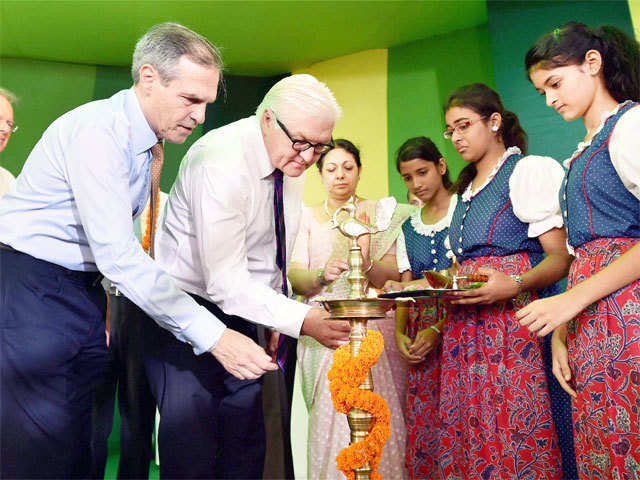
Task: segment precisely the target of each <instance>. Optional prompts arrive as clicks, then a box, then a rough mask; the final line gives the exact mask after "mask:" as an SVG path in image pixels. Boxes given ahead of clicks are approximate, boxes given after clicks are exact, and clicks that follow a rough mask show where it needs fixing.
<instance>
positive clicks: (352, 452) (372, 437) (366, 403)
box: [328, 330, 391, 480]
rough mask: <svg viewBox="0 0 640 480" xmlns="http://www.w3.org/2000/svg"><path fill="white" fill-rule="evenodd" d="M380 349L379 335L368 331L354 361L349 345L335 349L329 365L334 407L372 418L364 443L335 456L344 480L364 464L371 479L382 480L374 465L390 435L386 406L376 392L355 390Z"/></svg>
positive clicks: (356, 444) (376, 465)
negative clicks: (362, 411) (369, 472)
mask: <svg viewBox="0 0 640 480" xmlns="http://www.w3.org/2000/svg"><path fill="white" fill-rule="evenodd" d="M383 349H384V340H383V338H382V334H381V333H380V332H376V331H373V330H368V331H367V334H366V335H365V337H364V339H363V340H362V344H361V346H360V350H359V351H358V355H357V356H356V357H355V358H352V357H351V351H350V346H349V345H343V346H341V347H339V348H338V349H337V350H336V351H335V353H334V354H333V365H332V366H331V369H330V370H329V374H328V376H329V390H330V391H331V399H332V400H333V406H334V408H335V409H336V411H338V412H340V413H344V414H347V413H349V411H350V410H351V409H352V408H359V409H361V410H364V411H365V412H368V413H370V414H371V415H373V426H372V428H371V431H370V432H369V435H367V436H366V438H365V439H364V440H361V441H359V442H356V443H354V444H353V445H349V446H348V447H346V448H343V449H342V450H341V451H340V453H339V454H338V456H337V457H336V462H337V464H338V469H339V470H341V471H342V473H344V475H345V476H346V477H347V480H354V479H355V472H354V470H355V469H356V468H360V467H362V466H364V464H365V463H367V462H369V464H370V465H371V479H372V480H381V479H382V477H381V475H380V474H379V473H378V463H379V462H380V457H381V455H382V447H383V446H384V444H385V443H386V441H387V439H388V438H389V436H390V435H391V430H390V429H389V423H390V414H389V407H388V406H387V402H386V401H385V399H384V398H382V397H381V396H380V395H378V394H377V393H373V392H370V391H369V390H361V389H359V388H358V387H359V386H360V384H362V382H364V381H365V379H366V377H367V372H369V370H370V369H371V367H372V366H373V365H374V364H375V363H376V362H377V361H378V357H379V356H380V354H381V353H382V350H383Z"/></svg>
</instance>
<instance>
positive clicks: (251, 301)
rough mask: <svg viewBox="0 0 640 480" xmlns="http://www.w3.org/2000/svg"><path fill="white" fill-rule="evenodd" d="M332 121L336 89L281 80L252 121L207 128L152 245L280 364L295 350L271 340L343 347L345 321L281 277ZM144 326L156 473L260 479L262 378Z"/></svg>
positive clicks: (208, 303)
mask: <svg viewBox="0 0 640 480" xmlns="http://www.w3.org/2000/svg"><path fill="white" fill-rule="evenodd" d="M340 114H341V111H340V107H339V106H338V104H337V102H336V100H335V98H334V97H333V94H332V93H331V92H330V90H329V89H328V88H327V87H326V86H325V85H324V84H322V83H320V82H319V81H318V80H316V79H315V78H314V77H312V76H310V75H293V76H290V77H287V78H285V79H283V80H280V81H279V82H278V83H276V84H275V85H274V86H273V87H272V88H271V90H269V92H268V93H267V94H266V96H265V97H264V99H263V101H262V103H261V104H260V106H259V107H258V109H257V111H256V115H255V116H252V117H249V118H245V119H242V120H239V121H237V122H234V123H232V124H229V125H226V126H224V127H221V128H218V129H216V130H213V131H211V132H209V133H207V134H206V135H204V136H203V137H202V138H201V139H199V140H198V141H197V142H196V143H195V144H194V145H193V146H192V147H191V149H190V150H189V151H188V152H187V154H186V156H185V158H184V159H183V161H182V165H181V167H180V171H179V173H178V178H177V180H176V183H175V184H174V186H173V189H172V191H171V193H170V196H169V200H168V204H167V211H166V218H165V222H164V225H163V229H162V233H161V236H160V238H159V246H158V252H157V254H158V255H157V259H158V261H159V262H160V264H161V265H162V266H163V268H165V269H166V270H167V271H168V272H169V273H171V275H172V276H173V277H174V279H175V280H176V282H177V283H178V285H179V286H180V287H182V288H183V289H184V290H185V291H186V292H188V293H190V294H192V296H193V297H194V298H195V299H196V301H197V302H198V303H200V304H201V305H203V306H205V307H206V308H207V309H209V310H210V311H211V312H213V313H214V314H215V315H216V316H217V317H218V318H220V319H222V320H223V321H224V322H225V324H226V325H227V326H228V327H230V328H233V329H234V330H237V331H240V332H242V333H244V334H245V335H247V336H249V337H251V338H253V339H256V338H257V333H256V324H262V325H264V326H266V327H269V328H270V329H272V330H273V331H274V333H273V335H272V338H271V342H270V343H271V346H272V352H273V355H274V357H275V356H276V354H275V351H274V350H275V345H276V344H277V343H279V348H278V353H279V358H278V361H279V363H280V364H281V365H283V364H284V360H285V359H284V358H282V356H283V354H284V353H288V354H292V351H291V350H292V349H291V348H287V342H283V341H282V339H280V342H278V335H279V334H281V335H283V336H284V335H287V336H289V337H293V338H297V337H298V336H299V335H310V336H312V337H314V338H315V339H316V340H318V341H320V342H321V343H323V344H324V345H327V346H329V347H336V346H338V345H341V344H343V343H346V341H347V340H348V334H349V327H348V324H347V322H329V321H327V320H326V316H327V314H326V312H325V311H324V310H322V309H318V308H311V307H309V306H307V305H305V304H302V303H299V302H296V301H294V300H292V299H290V298H288V293H291V289H290V288H289V287H288V285H287V281H286V263H287V260H288V259H289V257H290V254H291V251H292V249H293V243H294V240H295V237H296V233H297V231H298V224H299V218H300V213H301V207H302V190H303V184H304V179H303V173H304V171H305V170H306V169H307V168H309V166H311V165H313V164H314V163H315V162H316V161H317V160H318V159H319V157H320V155H321V153H322V152H324V151H325V150H326V149H328V148H330V145H331V143H332V140H331V134H332V131H333V128H334V124H335V122H336V121H337V120H338V118H339V116H340ZM148 325H149V331H148V332H147V334H146V335H145V338H146V339H147V344H148V346H149V352H148V357H147V359H146V363H147V373H148V375H149V379H150V384H151V389H152V391H154V393H155V395H156V398H157V400H158V404H159V407H160V430H159V435H160V438H159V447H160V471H161V475H162V476H163V477H165V478H261V477H262V472H263V467H264V457H265V431H264V422H263V413H262V395H261V389H262V386H261V381H260V380H238V379H235V378H233V377H232V376H230V375H229V374H228V373H227V372H225V370H224V369H223V368H222V366H221V365H220V364H219V363H218V362H217V361H216V360H215V359H213V358H209V357H200V358H196V357H193V355H189V351H188V349H187V348H186V347H185V346H184V345H182V344H180V343H179V342H177V341H176V340H175V339H174V338H173V337H172V336H171V335H167V334H166V332H164V331H162V330H161V329H159V328H156V327H155V325H153V324H151V323H150V322H149V324H148ZM278 332H279V333H278ZM293 350H295V348H294V349H293ZM290 359H291V357H289V361H288V363H289V364H291V361H290ZM289 367H290V368H289V370H288V371H289V372H291V371H292V370H293V368H294V367H295V362H293V365H289Z"/></svg>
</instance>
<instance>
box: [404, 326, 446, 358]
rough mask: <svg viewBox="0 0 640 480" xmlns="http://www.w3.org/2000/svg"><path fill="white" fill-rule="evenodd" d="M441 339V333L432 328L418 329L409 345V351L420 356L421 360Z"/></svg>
mask: <svg viewBox="0 0 640 480" xmlns="http://www.w3.org/2000/svg"><path fill="white" fill-rule="evenodd" d="M441 341H442V335H441V334H439V333H438V332H436V331H435V330H434V329H433V328H425V329H423V330H420V331H419V332H418V334H417V335H416V339H415V340H414V342H413V344H412V345H411V346H410V347H409V353H410V354H412V355H414V356H416V357H419V358H421V359H422V360H424V359H425V357H426V356H427V355H428V354H429V353H431V350H433V349H434V348H435V347H437V346H438V344H439V343H440V342H441Z"/></svg>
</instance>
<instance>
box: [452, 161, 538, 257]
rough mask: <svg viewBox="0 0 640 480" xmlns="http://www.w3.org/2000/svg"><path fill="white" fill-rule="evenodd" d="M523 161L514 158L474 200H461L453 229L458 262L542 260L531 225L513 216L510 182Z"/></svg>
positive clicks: (505, 164) (453, 244) (456, 211)
mask: <svg viewBox="0 0 640 480" xmlns="http://www.w3.org/2000/svg"><path fill="white" fill-rule="evenodd" d="M521 158H522V155H520V154H514V155H510V156H509V157H508V158H507V159H506V160H505V161H504V163H503V164H502V166H501V167H500V170H498V173H496V175H495V176H494V177H493V178H492V179H491V181H490V182H489V183H488V184H487V185H486V186H485V187H484V188H483V189H482V190H481V191H480V192H479V193H478V194H476V195H475V196H473V197H472V198H471V199H470V200H467V201H464V199H463V198H460V199H459V200H458V205H457V207H456V210H455V212H454V213H453V218H452V219H451V225H450V227H449V241H450V243H451V250H452V251H453V253H454V254H455V255H456V257H457V259H458V262H460V263H461V262H462V261H464V260H468V259H473V258H477V257H486V256H504V255H511V254H513V253H517V252H527V253H529V255H530V257H532V256H533V257H534V258H531V260H532V263H537V261H539V259H540V258H541V256H542V253H543V249H542V245H540V242H539V241H538V239H537V238H529V236H528V229H529V224H528V223H524V222H522V221H521V220H520V219H519V218H518V217H516V215H515V214H514V213H513V206H512V204H511V199H510V198H509V178H511V174H512V173H513V170H514V168H515V166H516V164H517V163H518V161H519V160H520V159H521Z"/></svg>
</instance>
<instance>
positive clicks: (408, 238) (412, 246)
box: [402, 212, 451, 278]
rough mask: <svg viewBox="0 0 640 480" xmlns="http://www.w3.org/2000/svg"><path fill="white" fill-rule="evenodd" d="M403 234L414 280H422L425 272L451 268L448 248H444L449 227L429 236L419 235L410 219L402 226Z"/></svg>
mask: <svg viewBox="0 0 640 480" xmlns="http://www.w3.org/2000/svg"><path fill="white" fill-rule="evenodd" d="M417 215H420V212H417ZM402 233H403V234H404V243H405V246H406V249H407V257H409V264H410V265H411V272H412V273H413V278H422V277H423V275H422V272H423V271H424V270H444V269H447V268H449V267H450V266H451V259H450V258H447V248H445V246H444V241H445V240H446V238H447V235H448V234H449V228H448V227H445V228H443V229H442V230H440V231H433V232H431V233H429V234H423V233H419V232H417V231H416V230H415V228H414V227H413V225H412V224H411V217H409V218H408V219H406V220H405V222H404V223H403V224H402Z"/></svg>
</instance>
